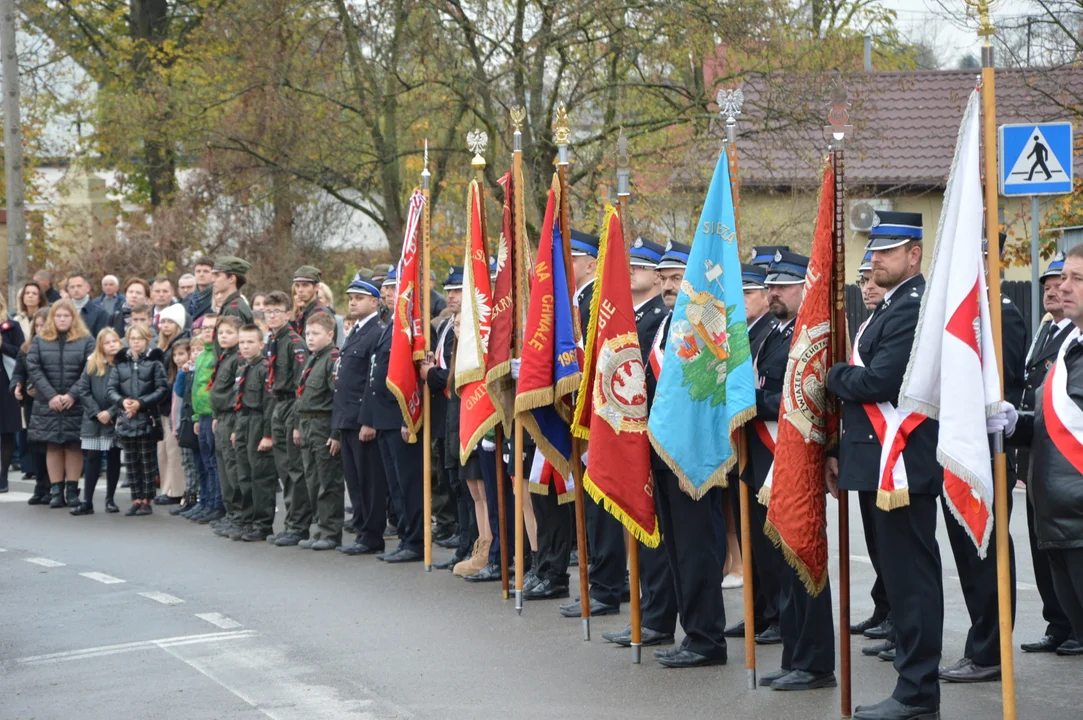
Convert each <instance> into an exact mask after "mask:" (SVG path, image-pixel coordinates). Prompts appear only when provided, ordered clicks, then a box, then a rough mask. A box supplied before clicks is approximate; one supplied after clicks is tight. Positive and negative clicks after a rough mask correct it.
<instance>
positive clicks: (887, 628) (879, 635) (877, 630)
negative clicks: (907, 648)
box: [861, 619, 895, 640]
mask: <svg viewBox="0 0 1083 720" xmlns="http://www.w3.org/2000/svg"><path fill="white" fill-rule="evenodd" d="M894 629H895V623H894V622H892V621H891V620H890V619H888V620H884V621H883V622H882V623H880V624H879V625H875V626H873V627H871V628H869V629H868V630H865V631H864V632H862V633H861V634H862V635H864V636H865V637H867V638H868V639H869V640H887V636H888V634H889V633H891V631H892V630H894Z"/></svg>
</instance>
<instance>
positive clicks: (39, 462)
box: [11, 308, 50, 505]
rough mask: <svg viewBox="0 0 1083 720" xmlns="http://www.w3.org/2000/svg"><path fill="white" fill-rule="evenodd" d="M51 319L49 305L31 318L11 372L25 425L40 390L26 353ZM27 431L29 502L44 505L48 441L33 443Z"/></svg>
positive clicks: (12, 384) (46, 498)
mask: <svg viewBox="0 0 1083 720" xmlns="http://www.w3.org/2000/svg"><path fill="white" fill-rule="evenodd" d="M48 319H49V311H48V309H45V308H42V309H41V310H38V311H37V312H36V313H34V316H33V317H32V318H30V336H29V337H28V338H27V339H26V341H25V342H24V343H23V346H22V347H21V348H19V354H18V356H17V357H16V358H15V369H14V370H13V371H12V374H11V393H12V394H13V395H14V396H15V399H16V400H18V401H19V403H20V404H21V405H22V426H23V427H24V428H27V427H30V417H31V415H33V412H34V396H35V395H37V390H35V389H34V385H33V383H31V382H30V379H29V377H28V376H27V374H26V354H27V353H28V352H30V345H31V344H32V343H33V342H34V338H35V337H37V336H38V334H39V333H40V332H41V331H42V330H44V329H45V321H46V320H48ZM22 433H23V452H24V453H25V454H26V457H27V459H28V460H29V461H30V467H31V469H32V470H33V473H34V492H33V494H32V495H31V496H30V499H29V500H27V501H26V504H27V505H41V504H43V503H46V502H48V500H49V485H50V483H49V468H48V465H47V464H46V462H45V444H44V443H31V442H29V441H28V440H27V433H26V430H23V431H22Z"/></svg>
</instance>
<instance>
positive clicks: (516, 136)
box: [510, 105, 526, 152]
mask: <svg viewBox="0 0 1083 720" xmlns="http://www.w3.org/2000/svg"><path fill="white" fill-rule="evenodd" d="M510 114H511V126H512V129H513V130H514V132H513V133H512V144H513V147H512V151H513V152H522V151H523V121H524V120H526V108H525V107H523V106H522V105H516V106H515V107H513V108H512V109H511V113H510Z"/></svg>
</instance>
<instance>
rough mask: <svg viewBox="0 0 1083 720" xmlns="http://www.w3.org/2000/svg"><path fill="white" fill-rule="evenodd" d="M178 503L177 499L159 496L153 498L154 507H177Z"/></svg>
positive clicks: (178, 499)
mask: <svg viewBox="0 0 1083 720" xmlns="http://www.w3.org/2000/svg"><path fill="white" fill-rule="evenodd" d="M180 501H181V499H180V498H179V497H170V496H169V495H159V496H158V497H156V498H154V504H155V505H177V504H178V503H180Z"/></svg>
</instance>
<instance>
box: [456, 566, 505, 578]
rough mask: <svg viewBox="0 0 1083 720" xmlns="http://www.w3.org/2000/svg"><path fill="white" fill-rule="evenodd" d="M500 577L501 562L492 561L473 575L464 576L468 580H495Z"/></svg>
mask: <svg viewBox="0 0 1083 720" xmlns="http://www.w3.org/2000/svg"><path fill="white" fill-rule="evenodd" d="M499 579H500V563H495V562H491V563H489V564H488V565H486V566H485V567H483V568H482V569H481V570H478V571H477V572H476V573H474V574H473V575H467V576H466V577H464V578H463V580H466V581H467V582H495V581H497V580H499Z"/></svg>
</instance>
